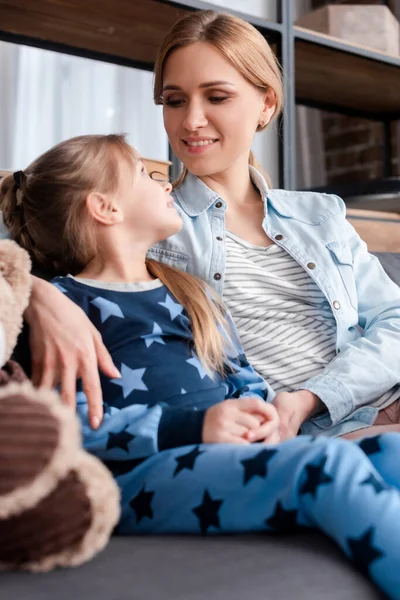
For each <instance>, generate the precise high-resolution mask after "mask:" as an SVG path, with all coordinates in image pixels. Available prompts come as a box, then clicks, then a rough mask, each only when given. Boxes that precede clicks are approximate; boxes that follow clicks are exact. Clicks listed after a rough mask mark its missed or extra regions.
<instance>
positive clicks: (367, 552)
mask: <svg viewBox="0 0 400 600" xmlns="http://www.w3.org/2000/svg"><path fill="white" fill-rule="evenodd" d="M373 532H374V528H373V527H370V528H369V529H368V530H367V531H366V532H365V533H364V534H363V535H362V536H361V537H359V538H347V543H348V546H349V550H350V559H351V560H352V561H353V563H354V565H355V566H356V567H357V569H359V570H360V571H361V572H362V573H364V575H367V576H369V570H370V567H371V565H372V563H373V562H374V561H375V560H378V558H381V557H382V556H384V553H383V552H382V551H381V550H379V548H375V547H374V546H373V545H372V535H373Z"/></svg>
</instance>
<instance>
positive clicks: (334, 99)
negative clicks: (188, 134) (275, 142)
mask: <svg viewBox="0 0 400 600" xmlns="http://www.w3.org/2000/svg"><path fill="white" fill-rule="evenodd" d="M277 1H278V8H279V10H278V17H279V18H278V21H277V22H271V21H266V20H264V19H260V18H257V17H254V16H252V15H247V14H244V13H235V12H234V11H230V12H233V13H234V14H237V15H238V16H241V17H243V18H245V19H246V20H248V21H249V22H251V23H252V24H253V25H254V26H255V27H257V28H258V29H259V30H260V31H261V32H262V33H263V35H265V37H266V38H267V39H268V41H270V42H271V43H272V44H273V45H274V48H276V51H277V54H278V57H279V59H280V61H281V63H282V67H283V71H284V83H285V92H286V94H285V95H286V97H285V106H284V112H283V115H284V117H283V123H282V132H283V133H282V136H281V140H280V159H281V160H280V162H281V169H280V179H281V181H280V184H281V185H282V186H284V187H287V188H289V189H290V188H291V189H293V188H294V187H295V185H296V181H295V173H296V153H295V111H294V107H295V105H296V103H299V104H304V105H307V106H312V107H318V108H323V109H326V110H335V111H341V112H346V113H348V114H357V115H360V116H366V117H368V118H373V119H377V120H381V121H382V122H384V123H386V124H387V125H388V124H389V123H390V122H391V121H393V120H397V119H399V118H400V57H393V56H389V55H386V54H380V53H377V52H376V51H374V50H372V49H370V48H367V47H359V46H356V45H354V44H347V43H344V42H343V41H341V40H338V39H335V38H333V37H331V36H327V35H322V34H318V33H315V32H312V31H308V30H306V29H302V28H300V27H296V26H294V25H293V18H292V8H293V5H292V0H277ZM243 6H245V2H243ZM205 8H212V9H214V10H222V9H221V8H220V7H218V6H214V5H213V4H211V3H208V2H201V1H200V0H85V1H84V2H82V0H68V1H66V0H35V1H34V2H32V0H0V39H3V40H8V41H10V42H14V43H21V44H28V45H34V46H39V47H42V48H48V49H51V50H55V51H60V52H67V53H71V54H75V55H80V56H86V57H90V58H94V59H98V60H103V61H108V62H113V63H117V64H122V65H128V66H132V67H139V68H145V69H152V66H153V61H154V58H155V55H156V51H157V47H158V46H159V44H160V42H161V40H162V38H163V36H164V35H165V33H166V31H167V30H168V29H169V27H170V26H171V25H172V24H173V23H174V22H175V21H176V20H177V19H179V18H180V17H181V16H183V15H184V14H187V13H188V12H190V11H193V10H199V9H205ZM224 10H226V9H224ZM387 160H390V156H387Z"/></svg>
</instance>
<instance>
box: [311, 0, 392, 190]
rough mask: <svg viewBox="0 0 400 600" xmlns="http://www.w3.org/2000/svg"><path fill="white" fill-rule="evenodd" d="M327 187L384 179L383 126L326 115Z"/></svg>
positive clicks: (320, 1)
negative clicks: (336, 184)
mask: <svg viewBox="0 0 400 600" xmlns="http://www.w3.org/2000/svg"><path fill="white" fill-rule="evenodd" d="M346 3H347V4H381V2H379V1H378V0H375V1H374V0H367V1H363V0H361V1H358V2H354V0H353V1H349V2H340V1H336V2H335V1H332V0H312V5H313V8H319V7H320V6H324V5H325V4H346ZM322 123H323V134H324V145H325V166H326V176H327V182H326V183H327V184H335V183H345V182H350V181H351V182H352V181H365V180H366V179H375V178H379V177H383V176H384V172H383V156H384V147H383V140H384V136H383V126H382V123H379V122H374V121H369V120H366V119H360V118H358V117H349V116H344V115H338V114H334V113H329V112H323V113H322ZM392 151H393V161H392V167H393V175H399V176H400V126H399V125H397V126H396V125H393V126H392Z"/></svg>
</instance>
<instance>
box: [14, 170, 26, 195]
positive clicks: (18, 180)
mask: <svg viewBox="0 0 400 600" xmlns="http://www.w3.org/2000/svg"><path fill="white" fill-rule="evenodd" d="M13 177H14V181H15V184H16V186H17V188H18V189H19V190H20V189H21V186H22V183H23V181H24V179H25V173H24V172H23V171H15V173H13Z"/></svg>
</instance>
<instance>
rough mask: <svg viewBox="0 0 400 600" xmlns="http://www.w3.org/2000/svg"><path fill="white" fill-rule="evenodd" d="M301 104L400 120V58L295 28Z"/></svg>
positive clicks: (296, 62)
mask: <svg viewBox="0 0 400 600" xmlns="http://www.w3.org/2000/svg"><path fill="white" fill-rule="evenodd" d="M294 35H295V81H296V100H297V101H298V103H299V104H305V105H308V106H315V107H318V108H326V109H328V110H338V111H342V112H346V113H347V114H349V113H353V114H357V115H358V116H366V117H378V118H385V117H387V118H399V117H400V57H394V56H390V55H388V54H382V53H379V52H376V51H374V50H373V49H370V48H366V47H361V46H358V45H356V44H350V43H345V42H343V41H342V40H339V39H337V38H334V37H332V36H328V35H324V34H319V33H315V32H312V31H309V30H307V29H303V28H301V27H294Z"/></svg>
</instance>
